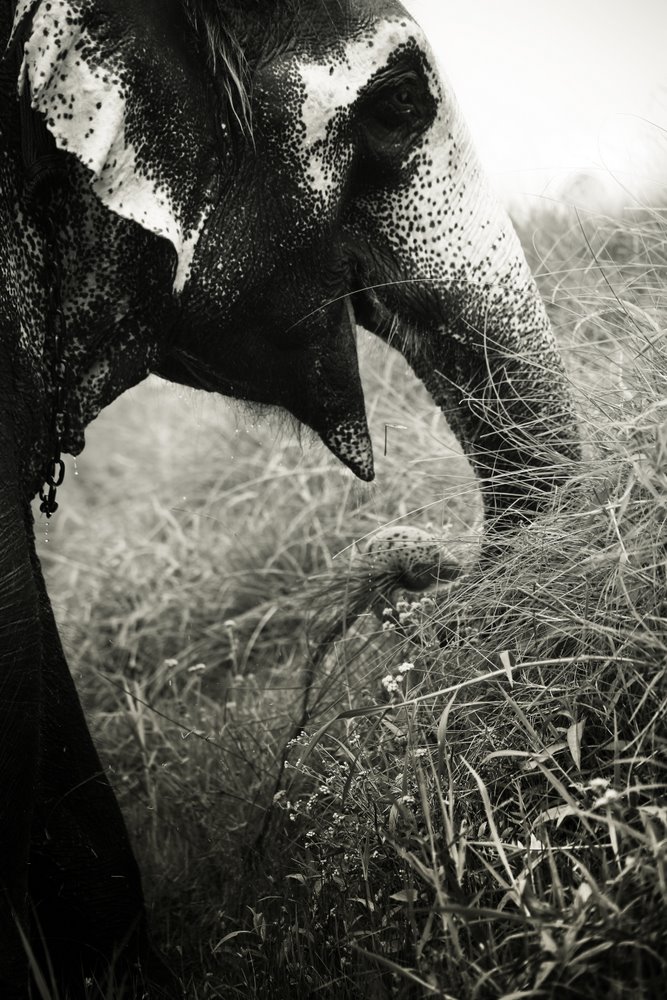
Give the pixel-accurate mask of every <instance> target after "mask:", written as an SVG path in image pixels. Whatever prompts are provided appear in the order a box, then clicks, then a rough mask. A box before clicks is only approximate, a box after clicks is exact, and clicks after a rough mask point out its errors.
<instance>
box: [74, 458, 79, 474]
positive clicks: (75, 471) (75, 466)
mask: <svg viewBox="0 0 667 1000" xmlns="http://www.w3.org/2000/svg"><path fill="white" fill-rule="evenodd" d="M74 475H75V476H78V475H79V470H78V468H77V465H76V459H74Z"/></svg>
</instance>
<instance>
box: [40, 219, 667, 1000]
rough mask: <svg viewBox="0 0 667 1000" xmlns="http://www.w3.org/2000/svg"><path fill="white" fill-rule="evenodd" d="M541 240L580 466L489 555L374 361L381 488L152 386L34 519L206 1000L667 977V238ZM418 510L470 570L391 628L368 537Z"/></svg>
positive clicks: (612, 991) (406, 379)
mask: <svg viewBox="0 0 667 1000" xmlns="http://www.w3.org/2000/svg"><path fill="white" fill-rule="evenodd" d="M522 235H523V238H524V243H525V245H526V247H527V250H528V253H529V255H530V257H531V258H532V261H531V263H532V264H533V267H534V270H535V272H536V274H537V276H538V281H539V283H540V285H541V289H542V292H543V294H544V297H545V300H546V301H547V305H548V308H549V309H550V312H551V315H552V320H553V322H554V326H555V328H556V331H557V334H558V336H559V339H560V341H561V343H562V345H563V348H564V351H565V353H566V358H567V361H568V364H569V368H570V371H571V372H572V378H573V382H574V384H575V387H576V391H577V393H578V398H579V403H580V410H581V413H582V428H583V433H584V437H585V440H586V458H585V461H584V462H582V463H581V464H580V465H579V466H577V467H575V468H573V469H572V475H571V478H570V480H569V482H568V484H567V485H565V486H563V487H562V488H561V489H560V490H559V491H558V494H557V496H556V497H555V498H554V503H553V507H552V509H551V510H549V511H547V512H545V514H544V515H542V516H541V517H540V518H539V519H538V520H536V522H535V523H534V524H533V525H532V526H531V527H530V528H529V529H527V530H524V531H522V532H521V533H519V534H517V536H516V537H515V538H513V539H512V540H511V543H509V544H508V545H507V546H506V547H505V548H504V550H503V551H502V552H501V553H500V555H499V557H498V560H497V562H496V563H495V564H494V565H492V566H489V565H486V566H484V567H483V568H482V567H476V566H475V565H474V564H472V559H473V556H474V554H475V553H476V551H477V545H478V533H479V521H480V507H479V499H478V497H477V496H476V491H475V487H474V483H473V481H472V479H471V476H470V472H469V470H468V468H467V465H466V463H465V462H464V460H463V459H462V457H461V455H460V452H458V449H457V447H456V445H455V444H454V443H453V441H452V439H451V436H450V435H449V434H448V432H447V430H446V428H445V426H444V424H443V421H442V419H441V418H440V417H439V415H438V414H437V413H436V412H435V410H434V408H433V406H432V404H430V402H429V401H428V400H427V399H426V398H425V396H424V394H423V393H422V391H421V389H420V387H419V386H418V385H416V383H414V382H413V381H412V380H411V379H410V376H409V375H408V374H407V372H406V371H405V369H404V367H403V365H402V362H401V360H400V359H399V358H398V357H391V358H390V357H388V356H386V355H385V354H384V353H383V352H382V351H381V349H379V348H374V347H369V348H368V349H367V350H366V351H365V352H364V358H363V363H364V369H365V372H364V376H365V381H366V383H367V386H368V385H369V384H370V388H368V390H367V391H368V397H369V406H370V410H371V426H372V430H373V436H374V439H375V443H376V452H379V456H378V458H379V462H378V465H379V469H378V473H379V474H378V484H377V486H375V487H364V486H360V485H358V484H356V483H355V482H354V481H353V480H352V479H351V478H350V477H349V476H348V475H347V473H345V472H342V471H341V470H339V469H338V468H337V467H336V466H335V465H334V464H333V463H332V462H331V461H329V459H328V458H327V457H326V456H325V453H324V451H323V450H320V449H319V447H318V446H312V445H311V446H309V447H308V448H307V449H306V450H305V451H302V450H301V448H300V446H299V445H298V444H296V443H295V442H294V440H293V438H292V437H290V436H287V435H285V434H281V435H278V436H276V435H275V434H274V432H273V431H272V430H271V425H270V424H261V425H256V424H248V423H244V422H243V420H244V418H243V417H242V416H239V415H235V414H234V413H233V412H232V411H230V410H229V409H227V408H225V406H224V404H222V403H220V404H218V405H213V404H209V403H203V402H201V401H200V400H199V399H198V398H195V397H187V398H181V397H182V396H183V395H184V394H183V393H180V392H177V391H175V390H173V389H167V388H164V387H161V386H160V385H158V384H157V383H150V384H148V385H146V386H145V387H142V388H141V389H139V390H136V391H134V392H132V393H129V394H127V396H126V397H124V398H123V399H122V400H120V401H119V402H118V403H117V404H115V406H114V407H112V408H111V409H110V411H109V412H108V413H107V414H105V415H103V417H101V418H100V419H99V421H98V422H97V423H96V425H94V426H93V428H91V431H90V433H89V444H88V450H87V452H86V453H84V456H83V457H82V459H81V460H80V461H79V463H78V466H79V468H78V473H79V474H78V476H76V477H75V476H72V475H71V470H70V478H69V482H68V484H67V486H68V492H65V491H63V503H62V507H61V511H59V514H58V517H57V519H56V521H55V523H54V525H53V526H52V527H49V529H48V541H47V540H46V539H45V538H44V537H43V535H44V531H45V529H44V527H43V526H42V527H41V528H40V535H41V536H42V538H41V551H42V558H43V561H44V564H45V566H46V569H47V573H48V576H49V584H50V591H51V594H52V596H53V599H54V604H55V606H56V611H57V614H58V617H59V620H60V623H61V629H62V633H63V635H64V639H65V644H66V647H67V650H68V655H69V659H70V664H71V667H72V669H73V671H74V674H75V676H76V678H77V682H78V686H79V690H80V691H81V693H82V697H83V699H84V703H85V705H86V708H87V711H88V715H89V719H90V721H91V726H92V728H93V731H94V735H95V738H96V740H97V742H98V745H99V746H100V749H101V752H102V756H103V759H104V760H105V761H106V762H107V764H108V767H109V771H110V776H111V779H112V781H113V783H114V785H115V787H116V790H117V792H118V795H119V797H120V799H121V804H122V807H123V810H124V812H125V815H126V817H127V819H128V823H129V825H130V828H131V831H132V835H133V838H134V842H135V846H136V850H137V853H138V855H139V858H140V863H141V866H142V870H143V872H144V878H145V887H146V893H147V898H148V903H149V908H150V910H151V914H152V917H151V919H152V924H153V927H154V930H155V934H156V938H157V941H158V943H159V945H160V947H161V948H162V949H163V950H164V952H165V953H166V955H167V956H168V958H169V960H170V961H171V963H172V964H173V965H174V966H175V968H176V969H177V971H178V972H179V974H180V975H181V977H182V980H183V984H184V990H185V993H186V995H187V996H188V997H192V998H204V997H215V996H222V995H224V996H226V997H227V996H229V997H231V996H238V997H247V998H252V997H265V996H269V997H276V998H281V997H290V998H304V1000H305V998H306V997H309V998H310V997H323V998H324V997H330V998H332V1000H333V998H336V1000H339V998H341V1000H343V998H348V997H349V998H356V997H364V998H366V997H368V998H378V1000H379V998H390V997H391V998H394V997H396V998H404V997H421V996H438V997H452V998H457V1000H467V998H480V1000H483V998H487V997H488V998H498V997H504V998H507V1000H509V998H510V997H543V998H559V1000H560V998H569V997H573V998H574V997H581V998H593V997H596V998H597V997H599V996H603V995H605V996H608V997H610V998H628V1000H629V998H647V1000H648V998H653V997H657V996H660V995H662V992H663V989H664V982H665V975H666V972H667V970H666V969H665V955H666V954H667V940H666V938H667V919H666V913H665V901H666V899H667V873H666V871H665V861H666V843H667V841H666V827H667V805H666V803H665V797H664V790H665V773H664V767H665V727H664V721H663V720H664V713H665V701H666V698H667V685H666V682H665V677H666V667H667V656H666V642H667V630H666V628H665V626H666V624H667V610H666V607H665V547H664V546H665V541H666V539H665V531H664V523H665V514H666V510H665V505H666V503H667V501H666V499H665V498H666V497H667V412H666V411H665V402H664V400H665V399H666V398H667V392H666V391H665V390H666V386H665V379H666V377H667V347H666V346H665V325H666V320H667V309H666V303H665V296H666V294H667V293H666V292H665V287H666V282H665V277H666V276H665V262H666V259H667V255H666V245H665V239H666V235H667V227H666V226H665V218H664V214H663V213H661V212H659V211H652V212H647V211H644V212H642V213H635V215H634V216H632V217H629V218H628V219H627V220H625V221H624V222H623V223H618V222H615V221H613V220H608V219H592V218H586V219H583V220H582V219H575V220H574V222H573V224H572V225H570V224H569V223H567V224H566V223H565V222H564V221H563V220H562V219H560V218H558V217H555V216H554V217H548V216H544V217H541V218H540V219H538V220H537V221H535V220H533V222H532V223H531V226H530V228H529V227H528V226H526V227H524V232H523V234H522ZM385 435H386V455H385V454H383V452H384V450H385V449H384V443H385ZM378 445H379V447H378ZM394 521H397V522H401V523H402V522H404V523H410V524H416V525H419V526H422V527H428V528H429V530H432V531H433V532H434V533H435V534H442V535H443V536H446V537H448V538H450V539H452V540H453V541H454V543H456V544H457V545H458V549H459V552H460V553H461V557H462V559H463V560H464V561H468V562H471V568H470V570H469V573H468V574H467V576H466V577H465V579H464V580H463V582H462V583H460V584H458V585H456V586H454V587H451V588H445V589H443V590H442V591H441V592H440V593H435V594H429V595H427V596H426V597H424V598H423V599H419V598H420V595H406V594H402V595H401V594H400V593H397V594H394V595H389V598H388V600H387V602H386V603H387V604H388V605H390V606H388V607H387V609H386V613H385V614H384V615H383V614H382V605H383V603H385V602H384V601H378V600H375V601H373V600H372V595H370V594H369V592H368V574H367V573H364V572H358V567H359V562H358V560H359V556H358V555H357V554H356V550H355V542H357V541H358V540H360V539H363V538H364V537H366V536H367V535H368V534H369V533H371V532H372V531H373V530H375V528H377V527H378V526H380V525H383V524H386V523H389V522H394ZM467 553H469V556H468V555H467ZM372 603H374V604H375V610H379V617H377V616H376V614H374V613H373V612H372V611H371V610H370V605H371V604H372Z"/></svg>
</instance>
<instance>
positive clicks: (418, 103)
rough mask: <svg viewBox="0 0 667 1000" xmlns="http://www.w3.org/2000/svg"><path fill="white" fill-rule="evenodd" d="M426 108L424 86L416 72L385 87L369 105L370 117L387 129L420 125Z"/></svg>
mask: <svg viewBox="0 0 667 1000" xmlns="http://www.w3.org/2000/svg"><path fill="white" fill-rule="evenodd" d="M424 110H425V101H424V93H423V86H422V84H421V81H420V80H419V78H418V77H417V76H416V75H415V74H411V75H410V76H409V77H407V78H404V79H402V80H400V81H397V82H396V83H394V84H393V85H392V86H391V87H387V86H385V87H383V88H382V90H380V91H379V92H378V93H376V94H375V95H374V100H373V101H372V103H371V105H370V107H369V111H370V117H371V118H373V119H374V120H375V121H377V122H379V123H380V124H382V125H384V127H385V128H387V129H398V128H401V127H406V126H407V127H410V126H416V125H419V124H420V123H421V121H422V119H423V117H424Z"/></svg>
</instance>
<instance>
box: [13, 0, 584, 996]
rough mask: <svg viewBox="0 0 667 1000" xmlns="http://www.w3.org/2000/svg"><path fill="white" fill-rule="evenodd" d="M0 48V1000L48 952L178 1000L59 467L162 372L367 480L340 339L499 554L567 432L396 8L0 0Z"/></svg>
mask: <svg viewBox="0 0 667 1000" xmlns="http://www.w3.org/2000/svg"><path fill="white" fill-rule="evenodd" d="M0 41H1V46H0V52H2V53H3V55H2V61H1V62H0V692H1V698H0V781H1V787H2V803H3V820H2V823H1V824H0V887H1V893H0V984H1V986H0V993H1V994H2V996H3V998H4V1000H18V998H24V997H26V996H27V995H28V992H29V989H30V987H29V978H30V976H31V972H30V966H31V965H34V963H35V962H39V961H40V956H41V960H43V961H46V957H47V956H48V961H49V962H50V965H51V968H52V969H53V975H54V977H55V980H56V982H57V983H58V984H59V985H60V988H61V990H62V992H63V995H67V996H71V997H78V996H83V995H84V991H85V990H84V986H83V985H82V984H83V983H84V982H85V980H86V978H88V979H91V978H92V979H95V978H96V977H97V978H99V977H100V976H101V975H102V974H103V971H104V969H105V968H107V967H108V966H109V963H113V964H114V968H115V969H116V970H117V975H118V976H119V977H121V978H122V977H124V982H125V984H126V985H125V989H126V991H127V995H128V996H141V995H146V996H148V995H150V996H161V995H173V990H172V993H170V989H172V987H170V986H169V985H168V983H169V974H168V972H167V971H165V969H164V967H163V965H162V963H161V960H160V959H159V957H158V956H157V955H156V953H155V952H154V950H153V949H152V947H151V944H150V941H149V935H148V930H147V927H146V916H145V908H144V902H143V898H142V890H141V880H140V874H139V871H138V866H137V864H136V861H135V859H134V856H133V854H132V850H131V847H130V842H129V838H128V834H127V830H126V827H125V824H124V821H123V817H122V815H121V812H120V809H119V806H118V804H117V801H116V799H115V797H114V793H113V791H112V788H111V785H110V784H109V781H108V780H107V777H106V775H105V772H104V768H103V766H102V764H101V762H100V760H99V757H98V755H97V752H96V750H95V747H94V745H93V742H92V740H91V737H90V735H89V732H88V729H87V726H86V722H85V719H84V715H83V712H82V709H81V706H80V703H79V700H78V696H77V694H76V691H75V688H74V685H73V681H72V678H71V676H70V673H69V671H68V668H67V663H66V660H65V656H64V654H63V649H62V646H61V643H60V639H59V637H58V632H57V628H56V625H55V622H54V617H53V613H52V610H51V605H50V602H49V598H48V595H47V592H46V588H45V585H44V580H43V576H42V572H41V569H40V565H39V560H38V558H37V556H36V553H35V541H34V525H33V516H32V513H31V506H30V503H31V500H32V498H34V497H35V496H36V495H37V494H39V495H40V497H41V511H42V513H43V514H44V515H46V516H47V517H48V516H50V515H51V514H53V513H54V512H55V510H56V508H57V498H56V497H57V488H58V485H59V484H60V481H61V479H62V475H63V464H62V458H61V455H62V453H69V454H71V455H77V454H79V453H80V451H81V449H82V448H83V446H84V432H85V428H86V426H87V425H88V424H89V423H90V421H91V420H93V419H94V417H95V416H96V415H97V414H98V413H99V412H100V410H101V409H102V408H104V407H105V406H106V405H107V404H109V403H110V402H112V400H114V399H115V398H116V397H117V396H118V395H119V394H121V393H122V392H123V391H124V390H126V389H128V388H129V387H131V386H133V385H135V384H137V383H139V382H140V381H141V380H143V379H144V378H145V377H146V376H147V375H149V374H150V373H153V374H154V375H158V376H161V377H162V378H165V379H168V380H171V381H173V382H177V383H181V384H185V385H188V386H191V387H194V388H196V389H201V390H205V391H207V392H212V393H218V394H222V395H226V396H230V397H234V398H236V399H239V400H244V401H247V402H248V403H250V404H266V405H270V406H272V407H276V408H278V409H281V410H283V411H288V412H289V413H290V414H292V415H293V417H294V418H296V420H297V421H299V422H301V423H302V424H305V425H306V426H308V427H310V428H311V429H312V430H313V431H314V432H315V433H316V434H317V435H319V437H320V438H321V440H322V441H323V442H324V444H325V445H326V446H327V447H328V448H329V449H330V451H331V452H332V453H333V454H334V455H335V456H337V458H338V459H340V461H341V462H342V463H343V464H344V465H346V466H347V467H348V468H349V469H350V470H352V472H353V473H354V474H355V475H356V476H358V477H359V478H361V479H362V480H367V481H368V480H371V479H372V477H373V455H372V448H371V442H370V439H369V432H368V427H367V423H366V415H365V406H364V397H363V392H362V386H361V379H360V375H359V369H358V364H357V356H356V335H357V326H358V325H359V326H361V327H363V328H366V329H367V330H369V331H370V332H371V333H373V334H376V335H377V336H378V337H379V338H381V339H382V340H384V341H385V342H386V343H387V344H389V345H391V346H393V347H394V348H396V349H397V350H399V351H400V352H401V353H402V354H403V355H404V357H405V358H406V359H407V361H408V363H409V365H410V366H411V367H412V369H413V370H414V372H415V373H416V375H417V376H418V378H419V379H421V381H422V382H423V383H424V384H425V386H426V387H427V389H428V390H429V392H430V394H431V396H432V397H433V400H434V402H435V404H436V405H438V406H439V407H441V409H442V411H443V412H444V414H445V416H446V418H447V420H448V421H449V423H450V426H451V428H452V429H453V431H454V432H455V434H456V435H457V436H458V438H459V440H460V442H461V444H462V446H463V448H464V450H465V452H466V454H467V455H468V457H469V459H470V461H471V463H472V465H473V467H474V468H475V470H476V472H477V474H478V477H479V481H480V484H481V487H482V494H483V503H484V510H485V517H486V524H487V530H488V533H489V537H503V534H502V533H503V532H507V531H511V530H514V529H517V528H519V527H520V526H521V525H522V523H524V522H529V521H530V520H531V518H533V517H534V515H535V514H536V512H537V511H539V510H540V509H541V507H542V506H543V505H544V503H545V502H546V501H547V500H548V498H549V496H550V495H551V494H552V491H553V489H554V487H555V486H557V485H558V482H559V479H560V477H562V476H563V475H564V474H565V473H564V470H566V469H567V467H568V462H572V461H573V460H576V458H577V456H578V454H579V445H578V443H577V442H578V435H577V425H576V416H575V411H574V405H573V402H572V398H571V394H570V392H569V389H568V382H567V378H566V375H565V372H564V368H563V365H562V362H561V359H560V356H559V353H558V350H557V347H556V345H555V342H554V337H553V334H552V331H551V329H550V326H549V322H548V320H547V317H546V314H545V309H544V306H543V303H542V302H541V300H540V297H539V295H538V292H537V290H536V287H535V284H534V281H533V278H532V276H531V274H530V272H529V269H528V266H527V264H526V261H525V258H524V256H523V254H522V251H521V248H520V245H519V242H518V239H517V237H516V235H515V233H514V231H513V229H512V227H511V224H510V222H509V220H508V218H507V215H506V213H505V211H504V209H503V208H502V207H501V206H500V204H499V202H498V200H497V199H496V198H495V197H494V196H493V194H492V193H491V189H490V187H489V185H488V183H487V181H486V180H485V178H484V175H483V173H482V171H481V169H480V166H479V164H478V161H477V158H476V155H475V152H474V150H473V147H472V144H471V140H470V137H469V134H468V132H467V129H466V125H465V123H464V121H463V119H462V117H461V113H460V111H459V109H458V106H457V104H456V100H455V97H454V95H453V92H452V89H451V86H450V85H449V84H448V83H447V81H446V80H445V78H444V76H443V75H442V74H441V73H440V71H439V69H438V67H437V65H436V61H435V59H434V56H433V53H432V51H431V49H430V48H429V45H428V42H427V40H426V38H425V37H424V34H423V32H422V30H421V29H420V28H419V26H418V25H417V23H416V22H415V21H414V20H413V19H412V18H411V17H410V16H409V15H408V14H407V13H406V11H405V10H404V9H403V8H402V7H401V5H400V4H399V3H398V2H396V0H0ZM28 955H31V956H32V957H31V958H30V959H29V958H28ZM118 970H120V971H118ZM139 982H141V983H144V984H148V985H142V986H141V987H139V986H138V985H137V983H139ZM142 990H145V992H143V993H142V992H141V991H142Z"/></svg>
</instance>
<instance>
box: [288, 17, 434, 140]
mask: <svg viewBox="0 0 667 1000" xmlns="http://www.w3.org/2000/svg"><path fill="white" fill-rule="evenodd" d="M410 43H413V44H414V43H416V44H417V45H418V46H419V47H420V48H421V49H422V50H423V51H424V53H425V55H427V56H428V57H429V59H428V61H429V63H432V57H431V55H430V51H429V47H428V44H427V42H426V39H425V37H424V35H423V32H422V31H421V29H420V27H419V25H417V24H416V23H415V22H414V21H411V20H410V19H409V18H408V17H407V16H406V15H404V16H402V17H401V16H398V17H393V18H389V19H386V20H383V21H378V22H375V23H372V24H370V25H367V26H366V27H364V28H361V29H359V30H358V31H357V33H356V34H355V36H354V37H353V38H350V39H348V40H346V41H340V40H337V41H336V43H335V45H332V47H331V48H330V49H329V51H328V52H326V53H325V54H324V55H320V56H318V58H317V59H316V60H311V59H307V58H306V59H301V60H298V61H297V66H296V68H297V72H298V74H299V77H300V81H301V86H302V91H303V94H304V98H303V103H302V105H301V109H300V116H301V122H302V126H303V127H302V141H303V144H304V146H305V148H306V149H312V147H313V146H316V145H317V144H318V143H321V142H324V141H325V140H326V138H327V135H328V132H329V129H330V124H331V122H332V120H333V119H334V118H335V117H337V116H339V115H340V114H341V113H342V112H345V111H346V110H348V109H349V108H350V107H351V106H352V105H353V104H354V103H355V101H356V100H357V99H358V98H359V96H360V94H361V93H362V92H363V90H364V88H365V87H366V86H367V85H368V83H369V82H370V81H371V80H372V79H373V77H374V76H375V75H376V74H377V73H378V72H379V71H380V70H382V69H383V68H384V67H386V66H387V65H388V63H389V62H390V59H391V56H392V55H393V54H394V53H395V52H397V51H398V50H400V49H401V48H402V47H405V46H406V45H409V44H410Z"/></svg>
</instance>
